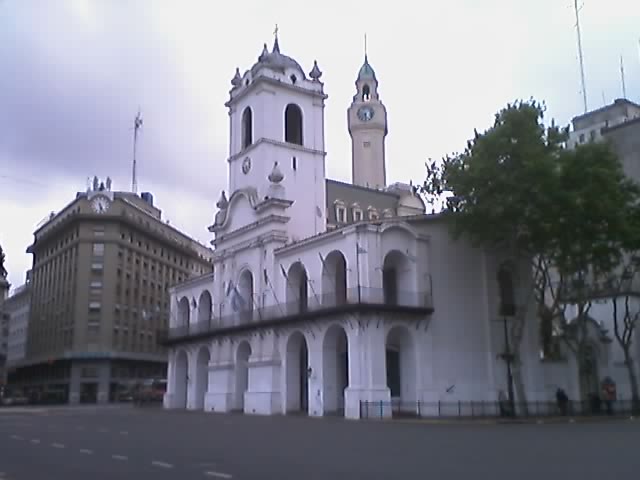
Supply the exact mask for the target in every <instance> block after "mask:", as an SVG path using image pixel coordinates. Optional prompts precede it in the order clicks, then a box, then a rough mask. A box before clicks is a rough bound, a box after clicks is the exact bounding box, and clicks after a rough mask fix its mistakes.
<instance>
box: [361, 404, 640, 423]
mask: <svg viewBox="0 0 640 480" xmlns="http://www.w3.org/2000/svg"><path fill="white" fill-rule="evenodd" d="M513 406H514V409H513V410H515V414H513V413H512V409H511V406H510V404H509V402H499V401H457V402H444V401H437V402H422V401H415V402H404V401H396V400H392V401H390V402H384V401H374V402H367V401H362V402H360V418H372V419H373V418H389V417H392V418H402V417H409V418H411V417H413V418H442V419H455V418H459V419H482V418H513V417H517V418H527V417H529V418H543V417H560V416H572V417H576V416H596V415H598V416H601V415H627V414H629V415H630V414H633V413H636V414H638V413H640V411H639V410H638V408H635V409H634V406H633V403H632V401H631V400H615V401H613V402H611V404H610V405H608V404H607V403H606V402H604V401H597V400H595V401H594V400H589V401H569V402H568V403H567V404H566V406H564V408H561V407H560V406H559V405H558V403H557V402H552V401H539V402H526V403H524V402H515V403H514V405H513ZM636 407H637V406H636Z"/></svg>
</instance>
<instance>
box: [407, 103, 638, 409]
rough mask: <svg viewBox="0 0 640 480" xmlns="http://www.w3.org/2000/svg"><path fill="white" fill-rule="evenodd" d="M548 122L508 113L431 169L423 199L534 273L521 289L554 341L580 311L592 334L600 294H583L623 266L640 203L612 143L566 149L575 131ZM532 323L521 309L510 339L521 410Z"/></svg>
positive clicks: (533, 108)
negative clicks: (594, 299)
mask: <svg viewBox="0 0 640 480" xmlns="http://www.w3.org/2000/svg"><path fill="white" fill-rule="evenodd" d="M544 113H545V108H544V106H543V105H541V104H539V103H537V102H536V101H534V100H530V101H528V102H523V101H519V102H516V103H514V104H512V105H507V107H506V108H504V109H503V110H501V111H500V112H498V113H497V114H496V116H495V121H494V124H493V126H492V127H491V128H489V129H488V130H487V131H486V132H484V133H482V134H478V132H477V131H476V132H475V135H474V138H473V140H470V141H469V142H468V144H467V148H466V149H465V151H464V152H463V153H461V154H454V155H452V156H447V157H445V158H444V159H443V160H442V162H440V163H437V162H433V161H430V162H428V163H427V176H426V179H425V181H424V183H423V184H422V186H420V187H418V190H419V191H420V192H421V193H423V194H424V195H425V197H426V199H427V201H429V202H430V203H432V204H435V203H437V202H442V203H444V212H443V214H444V215H446V216H448V217H449V218H450V220H451V225H452V231H453V234H454V236H455V237H459V236H461V235H465V236H467V237H468V238H470V239H471V240H472V242H473V243H474V244H476V245H478V246H484V247H488V248H492V249H496V250H499V251H501V252H503V253H505V254H506V255H507V256H509V257H510V258H513V259H514V260H516V261H517V262H526V263H528V264H529V267H530V272H531V285H530V287H531V288H528V289H525V290H524V291H522V290H521V294H520V299H519V303H520V304H521V305H522V304H525V305H527V304H528V303H529V299H530V298H531V297H532V298H533V300H534V301H535V302H536V304H537V305H538V316H539V318H540V320H541V321H542V324H543V328H541V330H542V332H546V333H547V336H549V335H548V333H549V332H550V327H551V326H552V324H554V323H555V324H557V325H560V326H561V327H562V326H563V325H566V323H567V322H566V321H564V316H565V315H564V314H565V309H566V307H567V305H568V304H575V305H577V306H578V312H579V314H578V318H577V319H576V322H575V324H576V325H580V329H579V330H580V332H581V333H586V326H585V325H586V322H587V313H588V307H589V305H590V303H589V302H590V298H591V297H590V296H589V295H591V292H590V291H589V290H588V289H584V288H578V287H579V285H580V284H581V283H583V284H584V283H588V282H592V281H593V280H594V279H596V278H600V277H602V276H603V275H605V274H607V273H608V272H611V271H612V270H613V269H614V268H615V267H616V266H617V265H619V262H620V260H621V258H622V252H623V250H624V248H625V247H626V246H627V244H628V243H629V242H630V235H629V232H628V228H627V226H626V224H625V216H626V215H628V214H629V212H632V211H634V209H636V210H637V207H636V206H635V205H636V204H637V203H638V199H640V194H639V191H638V188H637V187H636V185H635V184H634V183H633V182H631V181H630V180H628V179H627V178H626V177H625V175H624V173H623V171H622V168H621V166H620V164H619V162H618V160H617V158H616V156H615V154H614V153H613V152H612V150H611V149H610V147H609V146H608V145H607V144H604V143H598V144H595V143H594V144H588V145H584V146H580V147H578V148H577V149H575V150H566V149H565V148H564V142H565V140H566V137H567V132H568V128H559V127H557V126H556V125H555V124H554V123H553V122H551V125H550V126H549V127H546V126H545V125H544V123H543V120H544ZM525 319H526V311H523V309H519V311H518V312H517V313H516V315H515V317H514V318H513V320H512V322H511V334H510V339H511V345H512V348H513V349H514V352H513V353H514V355H515V357H514V361H515V363H514V367H515V368H514V372H513V378H514V383H515V387H516V390H517V393H518V396H519V398H520V400H522V401H524V400H525V399H526V395H525V392H524V387H523V383H522V380H521V375H520V369H519V363H520V362H519V359H518V348H519V346H520V343H521V340H522V333H523V330H524V328H523V327H524V322H525ZM545 325H546V326H545ZM585 338H586V336H582V335H581V336H580V339H579V341H578V346H579V348H578V349H577V351H576V354H577V355H580V354H582V350H583V349H582V346H583V345H584V344H585V341H586V340H585Z"/></svg>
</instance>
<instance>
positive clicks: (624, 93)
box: [620, 55, 627, 98]
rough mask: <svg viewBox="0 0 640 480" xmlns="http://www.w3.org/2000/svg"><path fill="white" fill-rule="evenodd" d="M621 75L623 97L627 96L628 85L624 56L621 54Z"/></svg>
mask: <svg viewBox="0 0 640 480" xmlns="http://www.w3.org/2000/svg"><path fill="white" fill-rule="evenodd" d="M620 76H621V78H622V98H627V85H626V84H625V82H624V58H622V55H620Z"/></svg>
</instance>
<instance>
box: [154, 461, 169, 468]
mask: <svg viewBox="0 0 640 480" xmlns="http://www.w3.org/2000/svg"><path fill="white" fill-rule="evenodd" d="M151 465H153V466H154V467H160V468H173V465H171V464H170V463H165V462H158V461H157V460H154V461H153V462H151Z"/></svg>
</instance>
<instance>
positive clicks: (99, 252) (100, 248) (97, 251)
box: [93, 232, 104, 257]
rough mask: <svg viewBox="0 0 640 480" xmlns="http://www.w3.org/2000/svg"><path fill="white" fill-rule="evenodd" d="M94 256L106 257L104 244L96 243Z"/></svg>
mask: <svg viewBox="0 0 640 480" xmlns="http://www.w3.org/2000/svg"><path fill="white" fill-rule="evenodd" d="M103 233H104V232H103ZM93 254H94V255H95V256H97V257H101V256H103V255H104V243H94V244H93Z"/></svg>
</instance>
